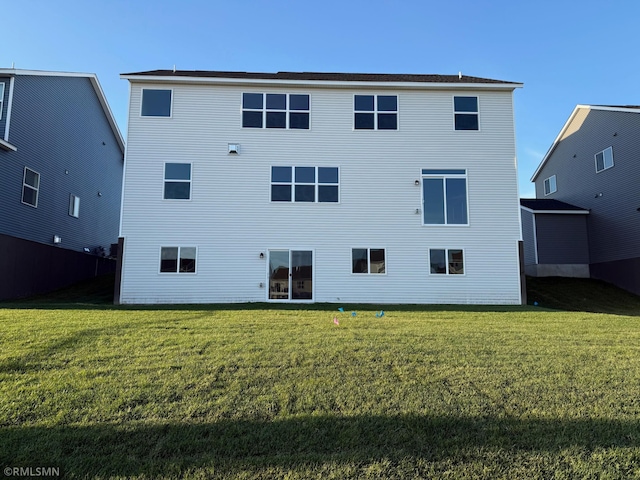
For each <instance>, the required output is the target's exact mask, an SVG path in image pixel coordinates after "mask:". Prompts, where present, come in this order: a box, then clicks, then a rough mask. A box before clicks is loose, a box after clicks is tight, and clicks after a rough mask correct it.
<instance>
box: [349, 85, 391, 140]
mask: <svg viewBox="0 0 640 480" xmlns="http://www.w3.org/2000/svg"><path fill="white" fill-rule="evenodd" d="M360 96H364V97H367V96H368V97H373V110H356V97H360ZM378 97H396V109H395V110H394V111H392V110H378ZM351 105H353V126H352V128H351V130H352V131H354V132H397V131H399V130H400V95H398V94H395V95H394V94H386V93H354V94H353V102H352V103H351ZM356 113H371V114H373V129H371V128H356ZM378 113H383V114H384V113H389V114H391V113H395V114H396V128H395V129H391V128H383V129H378Z"/></svg>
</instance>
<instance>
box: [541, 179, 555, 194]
mask: <svg viewBox="0 0 640 480" xmlns="http://www.w3.org/2000/svg"><path fill="white" fill-rule="evenodd" d="M557 190H558V186H557V184H556V176H555V175H551V176H550V177H549V178H545V180H544V194H545V195H551V194H552V193H555V192H556V191H557Z"/></svg>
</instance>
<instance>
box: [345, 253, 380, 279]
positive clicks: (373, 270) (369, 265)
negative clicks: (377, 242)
mask: <svg viewBox="0 0 640 480" xmlns="http://www.w3.org/2000/svg"><path fill="white" fill-rule="evenodd" d="M351 273H362V274H383V273H386V264H385V250H384V248H352V249H351Z"/></svg>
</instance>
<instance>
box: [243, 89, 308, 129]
mask: <svg viewBox="0 0 640 480" xmlns="http://www.w3.org/2000/svg"><path fill="white" fill-rule="evenodd" d="M309 112H310V111H309V95H304V94H294V93H243V94H242V126H243V127H244V128H283V129H290V130H308V129H309Z"/></svg>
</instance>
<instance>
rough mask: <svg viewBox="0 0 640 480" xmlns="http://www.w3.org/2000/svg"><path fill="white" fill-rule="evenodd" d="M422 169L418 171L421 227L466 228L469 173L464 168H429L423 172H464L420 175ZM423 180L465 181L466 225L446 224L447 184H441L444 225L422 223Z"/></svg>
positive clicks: (468, 224) (469, 223) (467, 224)
mask: <svg viewBox="0 0 640 480" xmlns="http://www.w3.org/2000/svg"><path fill="white" fill-rule="evenodd" d="M422 170H423V169H420V175H421V181H420V205H421V208H420V217H421V218H420V221H421V222H422V226H423V227H447V228H456V227H468V226H470V225H471V222H470V221H469V219H470V217H469V172H468V170H467V169H466V168H449V167H443V168H430V169H425V170H464V174H453V173H450V174H431V173H422ZM425 178H442V179H444V180H446V179H447V178H464V179H465V184H464V187H465V195H466V196H467V223H447V221H446V220H447V182H446V181H444V182H443V193H444V200H445V202H444V219H445V223H424V211H423V209H424V186H423V184H422V180H423V179H425Z"/></svg>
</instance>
